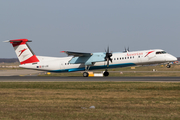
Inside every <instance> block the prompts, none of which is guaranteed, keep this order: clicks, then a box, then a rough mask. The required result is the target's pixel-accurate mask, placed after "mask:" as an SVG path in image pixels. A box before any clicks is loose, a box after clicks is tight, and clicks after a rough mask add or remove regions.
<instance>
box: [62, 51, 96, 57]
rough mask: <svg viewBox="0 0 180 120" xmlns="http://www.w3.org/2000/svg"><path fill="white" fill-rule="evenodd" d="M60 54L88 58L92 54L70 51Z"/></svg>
mask: <svg viewBox="0 0 180 120" xmlns="http://www.w3.org/2000/svg"><path fill="white" fill-rule="evenodd" d="M61 52H62V53H66V54H67V55H68V56H74V57H82V56H84V57H90V56H92V55H93V54H92V53H82V52H71V51H61Z"/></svg>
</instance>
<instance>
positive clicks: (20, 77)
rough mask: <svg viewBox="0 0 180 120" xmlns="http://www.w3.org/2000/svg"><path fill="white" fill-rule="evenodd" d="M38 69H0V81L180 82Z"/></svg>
mask: <svg viewBox="0 0 180 120" xmlns="http://www.w3.org/2000/svg"><path fill="white" fill-rule="evenodd" d="M43 73H44V72H42V71H36V70H27V69H22V70H0V82H180V77H52V76H46V77H45V76H37V75H39V74H43Z"/></svg>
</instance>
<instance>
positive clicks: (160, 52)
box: [156, 51, 166, 54]
mask: <svg viewBox="0 0 180 120" xmlns="http://www.w3.org/2000/svg"><path fill="white" fill-rule="evenodd" d="M156 54H166V52H165V51H158V52H156Z"/></svg>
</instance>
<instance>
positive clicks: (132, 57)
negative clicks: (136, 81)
mask: <svg viewBox="0 0 180 120" xmlns="http://www.w3.org/2000/svg"><path fill="white" fill-rule="evenodd" d="M124 59H134V56H131V57H120V58H114V60H124Z"/></svg>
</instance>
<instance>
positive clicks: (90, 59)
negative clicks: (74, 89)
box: [5, 39, 177, 77]
mask: <svg viewBox="0 0 180 120" xmlns="http://www.w3.org/2000/svg"><path fill="white" fill-rule="evenodd" d="M5 42H10V43H11V44H12V45H13V47H14V50H15V53H16V55H17V57H18V59H19V61H20V64H21V65H19V66H20V67H22V68H29V69H35V70H42V71H49V72H74V71H84V72H83V76H84V77H88V75H89V73H88V70H95V69H105V72H104V73H103V75H104V76H108V75H109V72H108V68H117V67H127V66H135V65H149V64H158V63H167V67H168V68H170V67H171V65H170V62H174V61H177V58H176V57H174V56H172V55H170V54H168V53H166V52H165V51H164V50H161V49H153V50H143V51H133V52H129V51H125V52H114V53H110V52H109V47H108V48H107V50H106V52H98V53H82V52H71V51H62V52H63V53H66V54H67V55H68V57H45V56H36V55H35V54H34V53H33V51H32V50H31V49H30V47H29V46H28V44H27V42H31V41H30V40H28V39H16V40H8V41H5Z"/></svg>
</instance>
